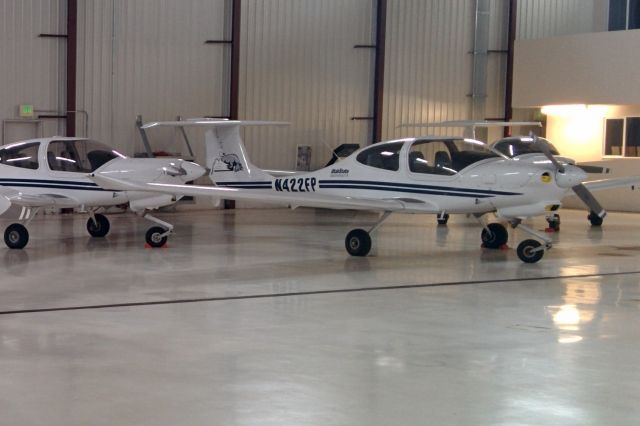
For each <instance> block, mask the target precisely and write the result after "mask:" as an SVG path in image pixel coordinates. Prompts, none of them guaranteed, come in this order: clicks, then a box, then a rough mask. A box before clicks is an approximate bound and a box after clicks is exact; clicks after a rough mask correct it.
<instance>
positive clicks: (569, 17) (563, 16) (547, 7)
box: [516, 0, 609, 40]
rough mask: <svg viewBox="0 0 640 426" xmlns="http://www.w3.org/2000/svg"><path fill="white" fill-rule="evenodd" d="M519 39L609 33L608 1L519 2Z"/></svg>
mask: <svg viewBox="0 0 640 426" xmlns="http://www.w3.org/2000/svg"><path fill="white" fill-rule="evenodd" d="M517 7H518V13H517V25H516V28H517V29H516V38H517V39H522V40H529V39H538V38H544V37H552V36H559V35H567V34H580V33H590V32H598V31H607V25H608V24H607V19H608V10H609V1H608V0H518V6H517Z"/></svg>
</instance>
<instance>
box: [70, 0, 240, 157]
mask: <svg viewBox="0 0 640 426" xmlns="http://www.w3.org/2000/svg"><path fill="white" fill-rule="evenodd" d="M225 31H226V29H225V1H224V0H181V1H180V2H176V1H172V0H136V1H127V0H85V1H81V2H78V95H77V104H78V108H79V109H86V110H87V111H89V128H90V131H91V135H90V136H91V137H93V138H96V139H99V140H103V141H106V142H109V143H111V144H112V145H113V146H114V147H116V148H118V149H121V150H123V151H124V153H126V154H128V155H132V154H133V153H134V152H141V151H142V150H143V146H142V142H141V140H140V137H139V135H138V132H137V129H136V127H135V118H136V115H138V114H141V115H142V116H143V119H144V120H174V119H175V118H176V115H178V114H180V115H182V116H185V117H188V116H202V115H217V116H219V115H224V114H225V113H226V112H225V111H224V109H225V107H226V105H227V102H228V101H227V99H228V93H227V89H226V87H227V86H228V84H227V83H226V80H225V79H226V78H228V77H227V74H228V72H227V71H226V67H227V62H225V55H226V54H227V51H226V50H225V49H226V47H225V45H216V44H205V40H210V39H215V40H222V39H224V38H225ZM227 61H228V59H227ZM149 136H150V137H151V138H153V147H154V149H156V150H165V151H168V152H175V151H178V152H179V151H180V150H181V149H182V148H183V144H182V142H181V140H180V138H179V137H177V135H176V134H175V131H174V130H172V129H171V130H170V129H159V130H154V131H153V132H150V135H149ZM174 141H175V143H174ZM196 146H197V147H198V151H199V152H200V153H201V152H203V148H202V146H201V144H194V148H195V147H196Z"/></svg>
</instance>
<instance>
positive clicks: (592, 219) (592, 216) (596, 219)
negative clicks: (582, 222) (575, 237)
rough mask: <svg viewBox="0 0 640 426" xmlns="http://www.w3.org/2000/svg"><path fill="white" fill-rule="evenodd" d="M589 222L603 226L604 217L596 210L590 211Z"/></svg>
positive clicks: (592, 224)
mask: <svg viewBox="0 0 640 426" xmlns="http://www.w3.org/2000/svg"><path fill="white" fill-rule="evenodd" d="M587 219H589V222H591V226H602V221H603V218H601V217H600V216H598V215H597V214H595V213H594V212H589V216H587Z"/></svg>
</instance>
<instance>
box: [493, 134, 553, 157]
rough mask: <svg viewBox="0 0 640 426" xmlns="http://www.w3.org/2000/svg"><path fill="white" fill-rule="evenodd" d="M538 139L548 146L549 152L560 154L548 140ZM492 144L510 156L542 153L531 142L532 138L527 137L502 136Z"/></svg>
mask: <svg viewBox="0 0 640 426" xmlns="http://www.w3.org/2000/svg"><path fill="white" fill-rule="evenodd" d="M538 141H539V142H541V143H543V144H545V145H547V146H548V147H549V151H551V154H553V155H560V153H559V152H558V150H557V149H556V147H555V146H553V144H552V143H551V142H549V141H548V140H547V139H545V138H540V137H539V138H538ZM492 146H493V148H495V149H496V150H498V151H500V152H501V153H502V154H504V155H506V156H507V157H511V158H513V157H517V156H518V155H523V154H541V153H542V151H540V149H539V148H538V147H536V146H535V145H534V144H533V139H531V138H529V137H510V138H504V139H500V140H499V141H497V142H495V143H494V144H493V145H492Z"/></svg>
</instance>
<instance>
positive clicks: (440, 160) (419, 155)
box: [409, 139, 501, 176]
mask: <svg viewBox="0 0 640 426" xmlns="http://www.w3.org/2000/svg"><path fill="white" fill-rule="evenodd" d="M500 156H501V154H499V153H497V152H494V151H493V150H491V149H490V148H489V147H487V145H485V144H484V143H482V142H479V141H475V140H472V139H442V140H439V139H423V140H417V141H415V142H414V143H413V144H412V145H411V149H410V150H409V171H411V172H413V173H423V174H435V175H446V176H452V175H455V174H456V173H458V172H459V171H460V170H462V169H464V168H465V167H468V166H470V165H471V164H473V163H476V162H478V161H481V160H484V159H487V158H495V157H500Z"/></svg>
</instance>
